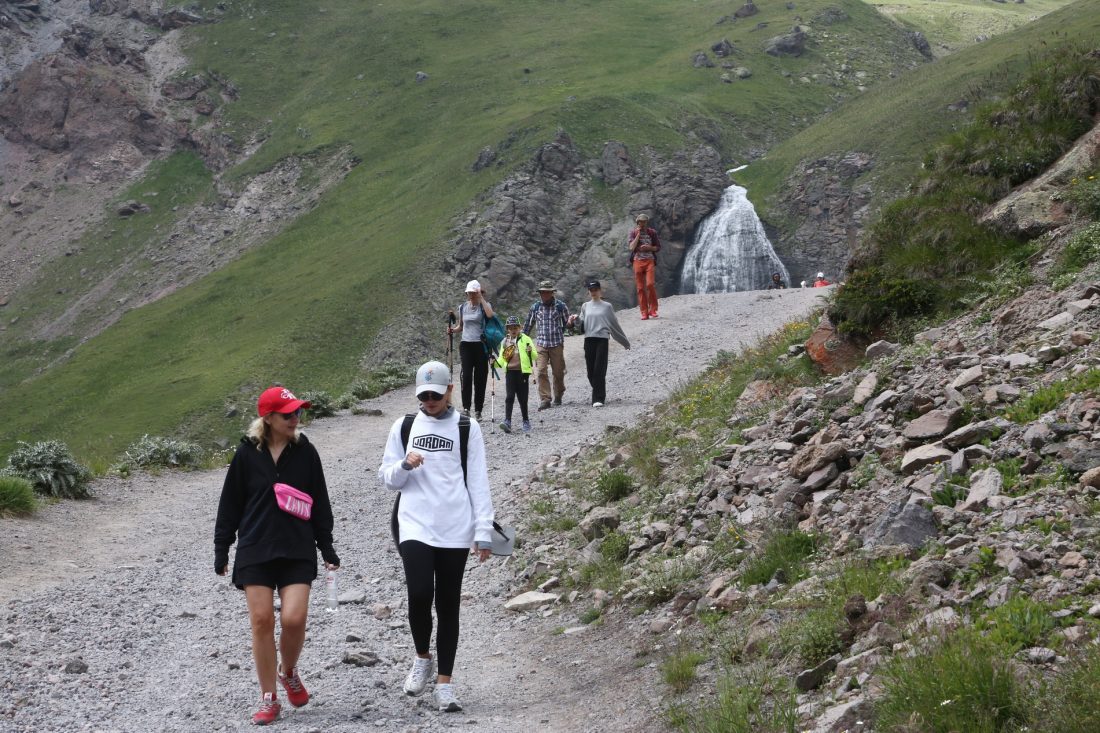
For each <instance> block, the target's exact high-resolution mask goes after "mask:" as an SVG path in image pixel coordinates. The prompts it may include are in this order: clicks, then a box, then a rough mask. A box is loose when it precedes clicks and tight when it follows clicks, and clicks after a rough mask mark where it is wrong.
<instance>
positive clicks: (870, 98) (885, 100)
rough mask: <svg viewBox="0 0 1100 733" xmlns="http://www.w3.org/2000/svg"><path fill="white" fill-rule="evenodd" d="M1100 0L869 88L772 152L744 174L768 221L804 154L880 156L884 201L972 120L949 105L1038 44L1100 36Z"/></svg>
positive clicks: (999, 80)
mask: <svg viewBox="0 0 1100 733" xmlns="http://www.w3.org/2000/svg"><path fill="white" fill-rule="evenodd" d="M1097 38H1100V0H1079V2H1076V3H1074V4H1072V5H1069V6H1067V7H1065V8H1062V9H1061V10H1057V11H1055V12H1053V13H1050V14H1049V15H1046V16H1044V17H1043V18H1041V19H1039V20H1037V21H1036V22H1034V23H1031V24H1029V25H1026V26H1024V27H1022V28H1020V29H1019V30H1016V31H1014V32H1012V33H1009V34H1006V35H1004V36H1000V37H998V38H994V39H992V40H990V41H986V42H985V43H981V44H979V45H976V46H973V47H971V48H968V49H966V50H964V51H960V52H959V53H957V54H954V55H952V56H948V57H947V58H943V59H940V60H938V61H936V62H935V63H934V64H930V65H928V66H926V67H922V68H921V69H920V70H919V73H910V74H906V75H903V76H902V77H900V78H898V79H895V80H892V81H890V82H888V83H886V84H882V85H879V86H878V87H876V88H874V89H872V90H870V91H868V92H867V93H866V94H865V95H863V96H862V97H860V98H859V99H856V100H853V101H851V102H850V103H848V104H846V105H844V106H843V107H841V108H840V109H838V110H836V111H835V112H832V113H831V114H829V115H827V116H826V117H824V118H823V119H821V120H820V121H818V122H817V123H815V124H814V125H812V126H810V127H808V128H806V129H805V130H803V131H801V132H799V133H798V134H796V135H794V136H792V137H791V138H790V139H788V140H787V141H785V142H784V143H782V144H780V145H778V146H776V147H775V148H774V149H773V150H771V151H769V152H768V154H767V156H766V157H765V158H764V159H763V160H760V161H757V162H755V163H753V164H752V165H751V166H749V168H747V169H745V170H744V171H741V172H740V173H738V174H737V180H738V182H739V183H741V184H742V185H745V186H746V187H747V188H748V189H749V196H750V198H751V199H752V200H753V202H754V203H755V204H756V206H757V208H758V209H759V210H761V211H762V212H763V218H764V219H765V220H769V219H773V220H774V221H776V222H778V221H780V220H781V217H779V216H774V217H773V216H772V215H771V213H770V210H769V205H770V203H771V202H770V198H771V197H772V195H773V194H774V193H775V192H776V191H777V190H778V189H779V187H780V186H781V185H782V183H783V180H784V178H785V177H786V176H787V175H789V174H790V173H791V172H792V171H793V170H794V168H795V166H797V164H798V163H799V161H802V160H812V159H814V158H819V157H822V156H827V155H836V154H838V153H844V152H847V151H851V150H857V151H866V152H869V153H873V154H874V156H875V161H876V164H875V168H874V170H873V171H872V172H871V174H870V176H871V177H872V178H873V179H874V181H875V184H876V185H875V188H876V191H877V192H878V194H879V203H882V201H883V199H889V198H892V197H893V196H894V195H896V193H897V191H898V189H899V187H900V186H901V185H902V184H903V182H905V181H906V180H908V178H909V177H910V176H911V175H912V174H913V172H914V171H915V170H916V168H917V166H919V164H920V161H921V159H922V158H923V156H924V155H925V154H926V153H927V152H928V150H929V148H930V147H931V146H932V145H933V144H935V143H936V141H938V140H940V139H941V138H942V137H944V136H945V135H947V134H949V133H951V132H953V131H955V130H957V129H960V128H961V127H963V126H965V125H966V124H968V123H969V120H970V116H969V115H966V114H962V113H959V112H952V111H950V110H948V109H947V105H949V104H951V103H953V102H955V101H958V100H962V99H966V100H969V101H970V102H971V103H972V104H973V103H975V102H980V101H982V100H986V99H989V98H992V97H996V96H997V95H998V94H999V93H1001V92H1002V91H1003V90H1005V89H1007V88H1009V87H1010V86H1011V85H1012V84H1013V83H1015V82H1016V81H1017V80H1018V79H1019V78H1020V76H1021V74H1022V73H1023V72H1024V71H1025V69H1026V68H1027V65H1028V60H1029V58H1030V56H1031V55H1032V53H1033V51H1034V50H1035V49H1041V48H1043V47H1044V46H1048V45H1055V44H1057V43H1062V42H1066V41H1070V42H1081V43H1096V39H1097Z"/></svg>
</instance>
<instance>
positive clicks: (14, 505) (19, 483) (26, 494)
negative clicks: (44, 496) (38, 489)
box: [0, 476, 38, 517]
mask: <svg viewBox="0 0 1100 733" xmlns="http://www.w3.org/2000/svg"><path fill="white" fill-rule="evenodd" d="M37 505H38V503H37V502H36V501H35V499H34V487H33V486H31V482H30V481H28V480H26V479H25V478H20V477H18V476H0V517H18V516H24V515H27V514H33V513H34V510H35V507H36V506H37Z"/></svg>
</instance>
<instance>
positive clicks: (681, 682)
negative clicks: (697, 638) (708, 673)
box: [661, 648, 706, 693]
mask: <svg viewBox="0 0 1100 733" xmlns="http://www.w3.org/2000/svg"><path fill="white" fill-rule="evenodd" d="M705 661H706V656H705V655H703V654H701V653H700V652H697V651H695V650H693V649H686V648H677V649H676V650H674V651H673V652H672V653H671V654H669V655H668V657H666V658H665V660H664V661H663V662H661V679H663V680H664V682H665V684H666V685H668V686H669V687H670V688H672V691H673V692H676V693H681V692H684V691H686V690H687V689H688V688H689V687H691V685H692V683H693V682H695V668H696V667H698V666H699V665H700V664H702V663H703V662H705Z"/></svg>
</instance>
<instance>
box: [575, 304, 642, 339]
mask: <svg viewBox="0 0 1100 733" xmlns="http://www.w3.org/2000/svg"><path fill="white" fill-rule="evenodd" d="M576 325H577V328H578V330H579V331H580V332H581V333H583V334H584V335H585V336H586V337H588V338H600V339H605V338H607V337H609V336H610V337H612V338H614V339H615V340H616V341H618V342H619V343H620V344H622V345H623V348H625V349H629V348H630V341H629V340H628V339H627V338H626V334H625V333H623V328H622V326H620V325H619V319H618V318H616V317H615V309H614V308H612V307H611V304H610V303H608V302H607V301H606V300H590V301H588V302H587V303H585V304H584V305H582V306H581V312H580V313H579V314H578V315H577V324H576Z"/></svg>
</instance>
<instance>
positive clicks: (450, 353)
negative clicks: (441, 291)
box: [447, 310, 458, 402]
mask: <svg viewBox="0 0 1100 733" xmlns="http://www.w3.org/2000/svg"><path fill="white" fill-rule="evenodd" d="M457 320H458V319H456V318H455V312H454V311H453V310H450V311H447V371H448V372H450V374H451V381H454V375H455V334H454V331H452V330H451V329H453V328H454V325H455V322H456V321H457ZM448 402H450V400H448Z"/></svg>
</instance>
